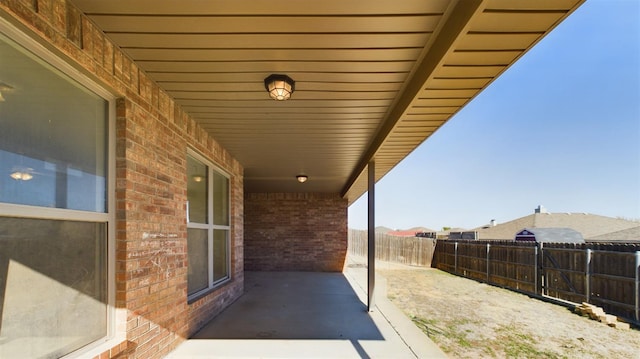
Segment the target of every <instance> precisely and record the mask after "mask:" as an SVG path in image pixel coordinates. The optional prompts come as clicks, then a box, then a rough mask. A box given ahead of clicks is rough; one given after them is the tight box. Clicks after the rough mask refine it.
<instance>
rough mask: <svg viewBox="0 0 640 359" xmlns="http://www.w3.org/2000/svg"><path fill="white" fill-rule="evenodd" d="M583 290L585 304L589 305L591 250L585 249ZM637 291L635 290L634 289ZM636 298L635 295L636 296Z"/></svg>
mask: <svg viewBox="0 0 640 359" xmlns="http://www.w3.org/2000/svg"><path fill="white" fill-rule="evenodd" d="M584 274H585V275H584V290H585V292H586V293H585V296H586V300H585V301H586V302H587V303H591V249H589V248H587V255H586V258H585V267H584ZM636 289H637V288H636ZM636 297H637V294H636Z"/></svg>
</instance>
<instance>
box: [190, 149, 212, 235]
mask: <svg viewBox="0 0 640 359" xmlns="http://www.w3.org/2000/svg"><path fill="white" fill-rule="evenodd" d="M208 183H209V173H208V169H207V166H206V165H205V164H204V163H202V162H200V161H198V160H197V159H195V158H193V157H191V156H187V200H188V201H189V202H188V208H189V213H188V216H189V222H195V223H209V221H208V210H207V209H208V205H207V204H208V202H207V198H208V196H207V193H208V192H207V189H208Z"/></svg>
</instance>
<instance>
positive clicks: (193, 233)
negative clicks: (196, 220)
mask: <svg viewBox="0 0 640 359" xmlns="http://www.w3.org/2000/svg"><path fill="white" fill-rule="evenodd" d="M207 232H208V230H206V229H194V228H189V229H187V236H188V238H189V239H188V241H189V242H188V243H187V255H188V258H189V267H188V268H189V272H188V278H187V282H188V283H187V290H188V293H194V292H197V291H200V290H202V289H206V288H207V287H208V286H209V274H208V273H209V254H208V250H207V248H209V243H208V242H209V235H208V233H207Z"/></svg>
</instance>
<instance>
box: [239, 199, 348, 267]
mask: <svg viewBox="0 0 640 359" xmlns="http://www.w3.org/2000/svg"><path fill="white" fill-rule="evenodd" d="M244 211H245V212H244V215H245V217H244V223H245V238H244V243H245V257H244V260H245V262H244V265H245V269H246V270H252V271H322V272H341V271H342V269H343V267H344V261H345V256H346V253H347V200H345V199H343V198H341V197H340V195H338V194H321V193H247V194H246V195H245V202H244Z"/></svg>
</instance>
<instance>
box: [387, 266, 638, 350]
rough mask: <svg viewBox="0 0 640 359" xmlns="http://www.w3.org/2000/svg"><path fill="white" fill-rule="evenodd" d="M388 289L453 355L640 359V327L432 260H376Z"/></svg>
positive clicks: (401, 306)
mask: <svg viewBox="0 0 640 359" xmlns="http://www.w3.org/2000/svg"><path fill="white" fill-rule="evenodd" d="M378 273H379V274H380V275H382V276H383V277H385V278H386V279H387V286H388V297H389V299H390V300H391V301H392V302H393V303H394V304H395V305H396V306H397V307H398V308H400V309H401V310H402V311H404V312H405V314H407V315H408V316H409V317H410V318H412V320H413V321H414V323H415V324H416V325H417V326H418V327H420V328H421V329H422V330H423V331H424V332H425V333H427V335H428V336H429V337H430V338H431V339H432V340H433V341H434V342H435V343H436V344H437V345H438V346H440V348H441V349H442V350H443V351H445V352H446V353H447V354H448V355H449V356H450V357H452V358H633V359H640V330H637V329H631V330H622V329H615V328H611V327H608V326H607V325H605V324H603V323H599V322H597V321H593V320H590V319H588V318H584V317H581V316H579V315H577V314H574V313H572V312H571V310H569V309H568V308H566V307H564V306H560V305H556V304H551V303H548V302H545V301H542V300H538V299H533V298H530V297H528V296H526V295H522V294H518V293H515V292H511V291H509V290H505V289H501V288H497V287H493V286H490V285H487V284H483V283H479V282H476V281H473V280H469V279H466V278H461V277H457V276H454V275H451V274H448V273H446V272H442V271H439V270H436V269H430V268H412V267H406V266H386V267H385V266H378Z"/></svg>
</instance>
